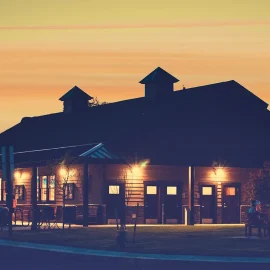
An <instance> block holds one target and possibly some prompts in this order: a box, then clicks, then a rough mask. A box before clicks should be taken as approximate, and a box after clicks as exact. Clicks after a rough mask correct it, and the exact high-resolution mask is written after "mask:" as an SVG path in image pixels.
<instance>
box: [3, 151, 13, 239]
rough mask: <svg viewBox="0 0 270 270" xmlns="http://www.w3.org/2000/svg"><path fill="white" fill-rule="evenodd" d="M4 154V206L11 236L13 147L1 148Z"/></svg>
mask: <svg viewBox="0 0 270 270" xmlns="http://www.w3.org/2000/svg"><path fill="white" fill-rule="evenodd" d="M3 151H4V152H5V156H6V179H5V180H6V193H7V198H6V200H7V202H6V206H7V208H8V209H9V211H8V234H9V236H12V215H13V213H14V208H13V197H14V195H13V173H14V155H13V147H12V146H8V147H5V148H4V149H3Z"/></svg>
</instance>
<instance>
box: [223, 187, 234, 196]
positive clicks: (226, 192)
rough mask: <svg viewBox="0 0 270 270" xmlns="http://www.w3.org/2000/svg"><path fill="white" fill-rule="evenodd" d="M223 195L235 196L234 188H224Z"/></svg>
mask: <svg viewBox="0 0 270 270" xmlns="http://www.w3.org/2000/svg"><path fill="white" fill-rule="evenodd" d="M225 194H226V195H227V196H235V187H226V188H225Z"/></svg>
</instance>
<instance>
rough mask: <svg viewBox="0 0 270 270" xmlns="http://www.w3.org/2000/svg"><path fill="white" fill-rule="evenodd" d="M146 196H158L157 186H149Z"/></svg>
mask: <svg viewBox="0 0 270 270" xmlns="http://www.w3.org/2000/svg"><path fill="white" fill-rule="evenodd" d="M146 194H147V195H156V194H157V187H156V186H147V188H146Z"/></svg>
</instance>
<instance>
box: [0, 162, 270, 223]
mask: <svg viewBox="0 0 270 270" xmlns="http://www.w3.org/2000/svg"><path fill="white" fill-rule="evenodd" d="M59 169H60V168H58V170H57V171H55V172H52V171H51V169H50V168H48V167H42V168H39V170H38V175H39V176H44V175H47V176H49V175H53V174H54V173H55V174H56V180H57V181H59V179H61V175H60V171H59ZM73 169H74V170H75V173H74V174H72V176H71V177H70V179H69V183H74V184H75V199H74V200H67V201H66V205H77V206H78V209H79V210H78V211H79V212H80V214H81V212H82V203H83V198H82V181H83V165H76V166H75V167H74V168H73ZM188 171H189V170H188V167H180V166H155V165H147V166H146V167H144V168H141V169H134V168H133V169H131V167H129V166H127V165H89V168H88V173H89V205H93V204H94V205H101V206H102V209H101V212H102V216H103V217H104V216H106V206H105V205H104V204H105V196H106V194H107V193H108V191H107V190H106V183H107V182H110V181H113V182H115V181H118V182H125V183H126V205H127V207H126V219H127V222H128V223H134V220H135V219H134V214H136V213H137V223H144V222H145V221H144V182H145V181H150V182H151V181H162V182H177V183H179V182H180V183H182V194H181V195H182V207H183V210H182V213H183V223H184V208H185V207H187V206H188V178H189V175H188ZM256 171H258V169H246V168H226V169H224V173H223V174H222V175H218V174H215V172H214V170H213V168H212V167H196V168H195V186H194V193H195V194H194V196H195V199H194V204H195V208H194V217H195V223H200V192H199V186H200V184H211V185H215V187H216V197H217V209H216V222H217V223H222V186H223V185H224V184H226V183H239V184H240V185H241V187H240V191H241V193H240V222H241V223H243V222H245V221H246V218H247V215H246V214H247V210H248V208H249V205H250V202H249V200H250V198H248V197H247V195H246V188H247V181H248V179H249V174H250V173H254V172H256ZM0 177H1V172H0ZM31 177H32V170H31V168H26V169H16V170H15V173H14V186H15V185H24V187H25V191H24V192H25V199H24V200H23V201H18V202H17V206H18V207H20V208H24V209H29V208H30V207H31ZM3 204H4V203H2V205H3ZM137 204H138V205H139V207H138V208H137ZM39 205H48V204H46V203H42V204H39ZM49 205H51V206H54V207H55V206H57V205H58V206H59V205H60V206H61V205H62V197H61V195H60V194H59V192H56V200H55V202H51V203H49ZM265 210H266V211H269V213H270V207H268V208H266V209H265Z"/></svg>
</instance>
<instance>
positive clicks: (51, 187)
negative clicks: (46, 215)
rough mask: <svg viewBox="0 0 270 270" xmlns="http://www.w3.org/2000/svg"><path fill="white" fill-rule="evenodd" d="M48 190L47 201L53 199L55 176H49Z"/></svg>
mask: <svg viewBox="0 0 270 270" xmlns="http://www.w3.org/2000/svg"><path fill="white" fill-rule="evenodd" d="M48 191H49V198H48V199H49V201H54V200H55V176H54V175H53V176H49V184H48Z"/></svg>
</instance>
